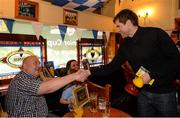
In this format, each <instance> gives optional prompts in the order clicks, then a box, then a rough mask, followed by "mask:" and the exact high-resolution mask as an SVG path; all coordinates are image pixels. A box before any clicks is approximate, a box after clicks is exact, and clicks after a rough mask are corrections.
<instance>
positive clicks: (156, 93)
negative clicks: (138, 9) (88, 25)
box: [90, 9, 180, 116]
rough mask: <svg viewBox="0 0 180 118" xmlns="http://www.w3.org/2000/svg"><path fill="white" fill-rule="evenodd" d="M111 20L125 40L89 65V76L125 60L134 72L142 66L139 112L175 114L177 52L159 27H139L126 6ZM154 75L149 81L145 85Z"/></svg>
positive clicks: (140, 114)
mask: <svg viewBox="0 0 180 118" xmlns="http://www.w3.org/2000/svg"><path fill="white" fill-rule="evenodd" d="M113 22H114V23H115V24H116V27H117V28H118V30H119V33H120V34H121V35H122V37H123V38H125V42H124V43H123V44H122V45H121V46H120V48H119V49H118V53H117V55H116V56H115V57H114V59H113V60H112V62H111V63H109V64H107V65H104V66H102V67H101V68H100V69H99V68H91V70H90V71H91V75H92V76H101V75H105V74H110V73H112V72H113V71H115V70H117V69H118V68H120V67H121V65H122V64H123V63H124V62H125V61H126V60H127V61H128V62H129V63H130V65H131V66H132V68H133V70H134V72H137V71H138V69H139V68H140V67H141V66H143V67H144V68H146V69H147V70H148V71H149V72H150V73H147V72H146V73H145V74H143V76H142V79H143V83H144V86H143V87H142V89H141V91H140V93H139V95H138V101H137V103H138V114H139V116H175V115H176V112H177V107H176V95H175V91H174V86H173V81H174V72H175V71H176V69H177V67H178V66H180V61H179V60H180V56H179V54H178V53H179V52H178V50H177V48H176V46H175V44H174V43H173V41H172V40H171V38H170V37H169V36H168V34H167V33H166V32H165V31H163V30H162V29H160V28H155V27H140V26H139V24H138V16H137V15H136V14H135V13H134V12H133V11H131V10H129V9H124V10H122V11H120V12H119V13H118V14H117V15H116V16H115V17H114V20H113ZM151 79H154V80H155V81H154V82H153V84H152V85H149V82H150V81H151Z"/></svg>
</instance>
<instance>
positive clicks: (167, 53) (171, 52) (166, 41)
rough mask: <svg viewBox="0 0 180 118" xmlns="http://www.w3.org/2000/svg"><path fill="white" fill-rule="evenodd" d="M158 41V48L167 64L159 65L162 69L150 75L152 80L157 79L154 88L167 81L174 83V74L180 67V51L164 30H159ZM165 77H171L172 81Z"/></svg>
mask: <svg viewBox="0 0 180 118" xmlns="http://www.w3.org/2000/svg"><path fill="white" fill-rule="evenodd" d="M157 40H158V46H159V48H160V50H161V51H160V53H163V55H164V58H165V60H166V62H165V63H163V64H161V65H159V66H160V69H159V70H158V71H157V70H156V71H152V72H151V73H150V76H151V78H152V79H155V83H154V85H153V86H157V85H161V84H164V83H167V81H169V82H170V81H172V78H173V73H175V71H177V69H179V67H180V54H179V51H178V49H177V47H176V45H175V43H174V42H173V41H172V40H171V38H170V37H169V36H168V34H167V33H166V32H165V31H163V30H159V31H158V34H157ZM157 68H158V67H157ZM164 76H169V77H170V76H171V77H170V78H171V80H164V78H163V77H164ZM156 78H158V79H156Z"/></svg>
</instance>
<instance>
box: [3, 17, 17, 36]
mask: <svg viewBox="0 0 180 118" xmlns="http://www.w3.org/2000/svg"><path fill="white" fill-rule="evenodd" d="M2 19H3V20H4V22H5V24H6V26H7V28H8V30H9V32H10V33H12V29H13V24H14V20H13V19H8V18H2Z"/></svg>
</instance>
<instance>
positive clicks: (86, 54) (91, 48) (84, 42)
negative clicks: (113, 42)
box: [77, 38, 105, 67]
mask: <svg viewBox="0 0 180 118" xmlns="http://www.w3.org/2000/svg"><path fill="white" fill-rule="evenodd" d="M77 47H78V49H77V50H78V61H79V62H80V61H82V60H84V59H88V62H89V64H90V66H91V67H92V66H99V65H104V64H105V48H104V40H102V39H87V38H82V39H81V40H79V41H78V43H77Z"/></svg>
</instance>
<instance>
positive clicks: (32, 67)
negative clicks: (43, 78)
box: [22, 56, 40, 76]
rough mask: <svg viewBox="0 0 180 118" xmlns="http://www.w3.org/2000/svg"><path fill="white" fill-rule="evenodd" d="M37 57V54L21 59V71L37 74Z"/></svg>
mask: <svg viewBox="0 0 180 118" xmlns="http://www.w3.org/2000/svg"><path fill="white" fill-rule="evenodd" d="M39 67H40V66H39V58H38V57H37V56H28V57H26V58H25V59H24V60H23V63H22V71H24V72H26V73H28V74H31V75H33V76H39Z"/></svg>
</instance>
